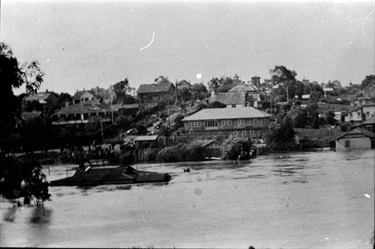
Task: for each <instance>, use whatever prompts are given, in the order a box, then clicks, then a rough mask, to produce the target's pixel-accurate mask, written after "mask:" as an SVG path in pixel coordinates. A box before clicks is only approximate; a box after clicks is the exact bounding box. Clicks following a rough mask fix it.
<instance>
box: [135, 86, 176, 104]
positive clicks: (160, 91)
mask: <svg viewBox="0 0 375 249" xmlns="http://www.w3.org/2000/svg"><path fill="white" fill-rule="evenodd" d="M175 90H176V89H175V86H174V85H173V84H172V83H171V82H159V83H154V84H143V85H140V86H139V88H138V90H137V98H138V102H139V103H150V102H155V101H157V100H158V98H160V97H164V96H174V95H175Z"/></svg>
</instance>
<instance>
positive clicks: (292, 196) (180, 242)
mask: <svg viewBox="0 0 375 249" xmlns="http://www.w3.org/2000/svg"><path fill="white" fill-rule="evenodd" d="M374 160H375V151H374V150H361V151H353V152H334V151H326V152H308V153H289V154H271V155H266V156H258V157H257V158H255V159H251V161H246V162H245V161H241V162H232V161H230V162H229V161H205V162H194V163H177V164H144V165H135V166H136V168H138V169H143V170H151V171H157V172H168V173H170V174H171V175H172V177H173V179H172V180H171V182H169V183H168V184H138V185H108V186H97V187H92V188H77V187H53V188H50V192H51V194H52V198H53V200H52V201H50V202H46V203H45V212H42V211H41V210H40V209H36V208H32V207H31V208H30V207H29V208H28V207H24V208H17V209H12V208H11V207H10V205H9V204H8V203H6V202H5V201H4V200H3V201H2V202H1V206H0V212H1V215H2V219H1V225H0V246H1V247H7V246H11V247H14V246H17V247H125V248H127V247H153V248H161V247H164V248H174V247H175V248H181V247H183V248H249V246H253V247H254V248H256V249H258V248H340V249H342V248H372V243H371V242H370V241H371V239H372V238H373V233H374ZM187 167H188V168H190V173H187V172H184V171H183V169H184V168H187ZM71 168H72V166H65V165H64V166H62V165H61V166H51V167H50V168H49V169H48V167H45V168H44V169H43V170H44V172H45V173H46V175H47V176H48V179H49V180H54V179H58V178H63V177H65V176H66V175H67V174H68V175H72V174H73V173H74V171H73V170H71ZM9 217H10V219H9ZM6 218H8V219H7V220H6Z"/></svg>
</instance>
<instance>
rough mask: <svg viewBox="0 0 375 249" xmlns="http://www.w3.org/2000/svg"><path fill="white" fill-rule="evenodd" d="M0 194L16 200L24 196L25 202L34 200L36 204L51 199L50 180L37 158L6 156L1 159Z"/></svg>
mask: <svg viewBox="0 0 375 249" xmlns="http://www.w3.org/2000/svg"><path fill="white" fill-rule="evenodd" d="M0 179H1V181H0V195H2V196H3V197H5V198H6V199H8V200H9V201H12V202H15V201H16V199H18V198H24V199H23V202H24V204H26V205H28V204H30V203H31V201H34V203H35V204H36V205H40V204H43V202H44V201H47V200H50V197H51V195H50V194H49V193H48V182H47V180H46V176H45V175H44V174H43V173H42V166H41V164H40V163H38V162H37V161H35V160H20V159H17V158H15V157H10V156H8V157H5V158H3V159H1V160H0Z"/></svg>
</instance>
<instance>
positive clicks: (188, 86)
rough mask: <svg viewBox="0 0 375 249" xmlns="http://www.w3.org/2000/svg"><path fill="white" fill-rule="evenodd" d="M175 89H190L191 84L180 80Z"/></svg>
mask: <svg viewBox="0 0 375 249" xmlns="http://www.w3.org/2000/svg"><path fill="white" fill-rule="evenodd" d="M177 87H178V89H182V88H188V89H190V88H191V84H190V82H187V81H186V80H181V81H180V82H178V83H177Z"/></svg>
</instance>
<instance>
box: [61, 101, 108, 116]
mask: <svg viewBox="0 0 375 249" xmlns="http://www.w3.org/2000/svg"><path fill="white" fill-rule="evenodd" d="M109 111H111V108H110V106H108V105H107V104H104V103H99V104H98V103H96V102H95V101H88V102H85V103H84V104H82V103H80V104H74V105H70V106H68V107H65V108H61V109H60V110H59V111H58V112H56V113H55V114H54V115H66V114H82V113H96V112H109Z"/></svg>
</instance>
